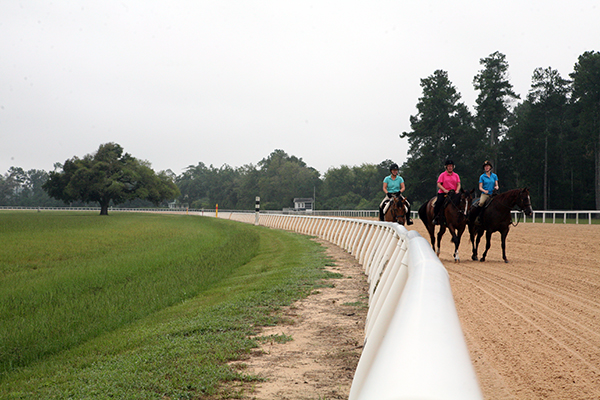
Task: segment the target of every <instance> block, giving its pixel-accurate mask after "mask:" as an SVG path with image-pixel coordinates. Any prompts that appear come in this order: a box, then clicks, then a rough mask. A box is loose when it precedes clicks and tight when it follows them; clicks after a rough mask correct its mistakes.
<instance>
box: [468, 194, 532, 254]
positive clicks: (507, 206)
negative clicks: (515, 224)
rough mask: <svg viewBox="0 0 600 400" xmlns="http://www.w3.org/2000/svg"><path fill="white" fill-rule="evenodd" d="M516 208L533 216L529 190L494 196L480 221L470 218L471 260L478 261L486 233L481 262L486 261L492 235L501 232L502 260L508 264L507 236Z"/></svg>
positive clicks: (482, 211) (480, 215) (484, 209)
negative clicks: (479, 250)
mask: <svg viewBox="0 0 600 400" xmlns="http://www.w3.org/2000/svg"><path fill="white" fill-rule="evenodd" d="M514 207H518V208H519V209H520V210H522V211H523V212H524V213H525V214H526V215H527V216H531V215H532V214H533V210H532V209H531V199H530V198H529V189H528V188H524V189H513V190H509V191H508V192H505V193H501V194H498V195H495V196H493V197H492V198H491V200H490V201H488V203H487V204H486V205H484V208H483V209H482V210H481V213H480V214H479V218H478V219H475V217H474V216H471V218H469V234H470V236H471V243H472V244H473V255H472V256H471V258H472V259H473V260H475V261H477V250H478V248H479V241H480V240H481V236H483V232H485V241H486V243H485V251H484V252H483V255H482V256H481V260H480V261H485V257H486V255H487V252H488V250H489V249H490V245H491V244H490V242H491V239H492V233H494V232H500V238H501V241H502V258H503V259H504V262H506V263H507V262H508V260H507V259H506V236H507V235H508V230H509V229H510V225H511V223H512V215H511V210H512V209H513V208H514ZM475 235H477V239H475Z"/></svg>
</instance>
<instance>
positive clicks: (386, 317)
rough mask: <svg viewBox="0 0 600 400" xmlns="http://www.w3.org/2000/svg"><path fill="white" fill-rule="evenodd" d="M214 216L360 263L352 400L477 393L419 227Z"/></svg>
mask: <svg viewBox="0 0 600 400" xmlns="http://www.w3.org/2000/svg"><path fill="white" fill-rule="evenodd" d="M204 215H205V216H216V213H204ZM218 217H219V218H225V219H231V220H235V221H240V222H246V223H253V224H259V225H264V226H268V227H272V228H277V229H285V230H290V231H295V232H298V233H302V234H307V235H314V236H318V237H320V238H323V239H325V240H327V241H330V242H332V243H335V244H336V245H338V246H340V247H342V248H343V249H345V250H347V251H348V252H349V253H350V254H352V255H353V256H354V257H356V259H357V260H358V261H359V262H360V264H361V265H362V266H363V268H364V271H365V274H366V275H367V279H368V282H369V311H368V315H367V321H366V328H365V346H364V348H363V352H362V355H361V357H360V361H359V363H358V367H357V369H356V372H355V375H354V380H353V382H352V388H351V391H350V400H367V399H377V400H388V399H389V400H392V399H395V400H397V399H417V398H418V399H462V400H469V399H482V398H483V396H482V393H481V390H480V387H479V383H478V381H477V377H476V375H475V372H474V370H473V366H472V364H471V360H470V357H469V352H468V349H467V346H466V344H465V341H464V337H463V333H462V329H461V327H460V322H459V319H458V315H457V312H456V308H455V305H454V299H453V297H452V292H451V289H450V281H449V278H448V272H447V271H446V269H445V268H444V266H443V265H442V263H441V262H440V260H439V258H438V257H437V256H436V255H435V253H434V252H433V251H432V249H431V246H430V245H429V243H428V242H427V241H426V240H425V239H424V238H422V237H421V236H420V235H419V234H418V233H417V232H415V231H408V230H406V229H405V228H404V227H403V226H400V225H398V224H394V223H386V222H378V221H366V220H360V219H349V218H347V219H344V218H331V217H311V216H298V215H276V214H263V213H260V214H258V213H228V212H221V211H220V212H219V213H218Z"/></svg>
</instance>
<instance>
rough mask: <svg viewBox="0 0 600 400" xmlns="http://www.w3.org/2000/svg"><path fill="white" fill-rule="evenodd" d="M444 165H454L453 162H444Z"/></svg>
mask: <svg viewBox="0 0 600 400" xmlns="http://www.w3.org/2000/svg"><path fill="white" fill-rule="evenodd" d="M444 165H454V161H452V160H446V163H445V164H444Z"/></svg>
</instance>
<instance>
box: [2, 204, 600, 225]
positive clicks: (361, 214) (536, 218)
mask: <svg viewBox="0 0 600 400" xmlns="http://www.w3.org/2000/svg"><path fill="white" fill-rule="evenodd" d="M0 210H38V211H42V210H55V211H100V207H25V206H0ZM109 211H111V212H112V211H128V212H132V211H134V212H172V213H179V214H181V213H195V214H200V215H204V214H205V213H206V214H207V215H213V214H215V211H216V210H215V209H186V208H116V207H111V208H109ZM249 212H251V211H248V210H222V211H219V213H226V215H230V214H232V213H242V214H247V213H249ZM261 214H276V215H309V216H332V217H333V216H337V217H349V218H377V217H378V215H379V212H378V211H377V210H314V211H312V212H310V213H306V212H304V211H286V212H283V211H273V210H263V211H261ZM411 215H412V217H413V219H417V218H418V217H419V215H418V213H417V212H416V211H412V212H411ZM512 216H513V220H515V221H517V219H518V220H520V221H523V222H533V223H536V222H542V223H549V221H550V220H551V221H552V223H553V224H555V223H557V222H558V223H560V222H562V223H563V224H566V223H567V222H571V220H575V221H574V222H575V223H576V224H584V223H587V224H592V220H593V219H594V218H595V219H599V218H600V211H597V210H551V211H534V212H533V216H532V217H529V218H527V217H526V216H525V215H524V214H523V213H521V212H519V211H512Z"/></svg>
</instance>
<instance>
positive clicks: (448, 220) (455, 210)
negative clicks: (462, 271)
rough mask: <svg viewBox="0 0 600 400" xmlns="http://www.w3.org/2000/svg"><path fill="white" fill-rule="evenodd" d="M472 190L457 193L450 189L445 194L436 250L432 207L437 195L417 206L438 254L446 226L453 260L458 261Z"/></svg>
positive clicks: (471, 200)
mask: <svg viewBox="0 0 600 400" xmlns="http://www.w3.org/2000/svg"><path fill="white" fill-rule="evenodd" d="M473 192H474V189H473V190H470V191H465V190H463V189H461V190H460V192H458V193H455V192H454V191H450V192H449V193H448V194H447V195H446V200H445V201H444V205H443V210H442V213H443V215H444V219H443V220H442V221H441V222H440V230H439V232H438V236H437V251H436V250H435V236H434V235H435V225H434V224H433V217H434V215H433V209H434V205H435V202H436V200H437V197H433V198H431V200H429V201H428V202H426V203H425V204H423V205H422V206H421V208H419V218H420V219H421V221H423V223H424V224H425V227H426V228H427V231H428V232H429V237H430V239H431V247H432V248H433V251H436V254H437V255H438V256H439V255H440V243H441V241H442V236H443V235H444V233H445V232H446V228H448V230H449V231H450V234H451V235H452V243H454V262H459V261H460V257H459V255H458V247H459V246H460V238H461V236H462V234H463V232H464V231H465V228H466V226H467V215H468V214H469V210H470V209H471V203H472V202H473Z"/></svg>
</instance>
